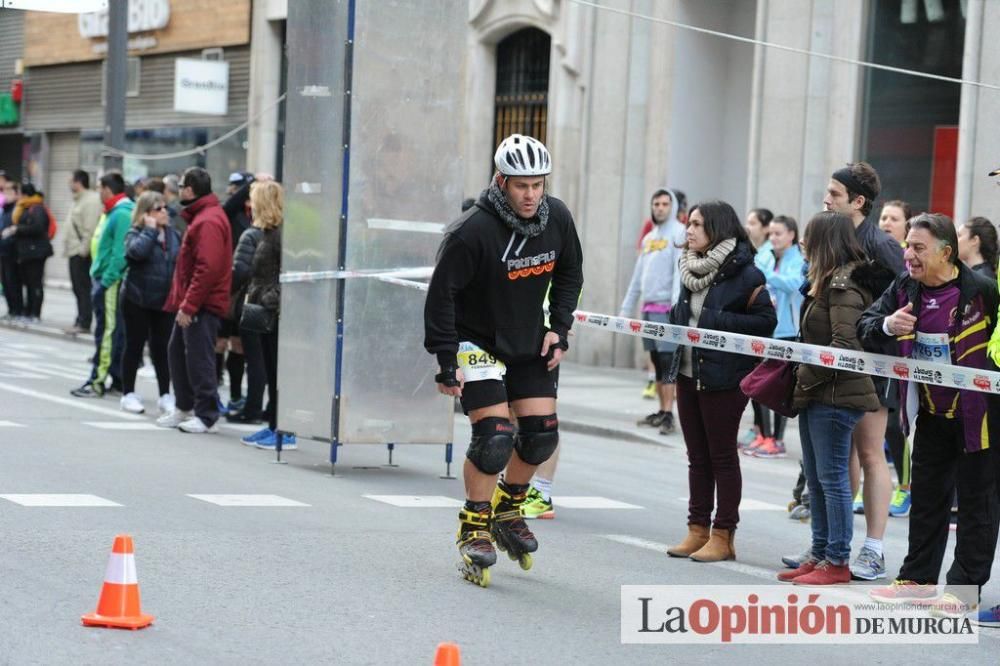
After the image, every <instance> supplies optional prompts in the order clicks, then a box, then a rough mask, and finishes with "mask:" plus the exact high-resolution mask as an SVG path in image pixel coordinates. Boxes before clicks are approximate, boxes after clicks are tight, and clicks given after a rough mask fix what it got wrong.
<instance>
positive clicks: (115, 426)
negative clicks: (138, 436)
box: [83, 421, 170, 432]
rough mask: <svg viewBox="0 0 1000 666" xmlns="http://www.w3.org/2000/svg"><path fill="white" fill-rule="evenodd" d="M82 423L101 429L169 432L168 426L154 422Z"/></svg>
mask: <svg viewBox="0 0 1000 666" xmlns="http://www.w3.org/2000/svg"><path fill="white" fill-rule="evenodd" d="M83 425H85V426H90V427H91V428H99V429H101V430H152V431H159V432H170V428H161V427H159V426H158V425H156V424H155V423H134V422H121V421H84V422H83Z"/></svg>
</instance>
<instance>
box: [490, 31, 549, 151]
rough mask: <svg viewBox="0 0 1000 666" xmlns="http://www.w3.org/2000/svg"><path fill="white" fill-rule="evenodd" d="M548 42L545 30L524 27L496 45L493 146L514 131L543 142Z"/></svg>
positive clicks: (545, 120)
mask: <svg viewBox="0 0 1000 666" xmlns="http://www.w3.org/2000/svg"><path fill="white" fill-rule="evenodd" d="M551 44H552V41H551V38H550V37H549V35H548V34H546V33H545V32H543V31H541V30H538V29H537V28H525V29H523V30H519V31H517V32H515V33H514V34H512V35H509V36H508V37H506V38H505V39H504V40H503V41H501V42H500V43H499V44H498V45H497V85H496V102H495V109H496V120H495V123H494V132H493V147H494V148H495V147H496V146H497V145H499V143H500V142H501V141H503V139H504V138H505V137H507V136H509V135H511V134H514V133H518V134H527V135H529V136H533V137H535V138H536V139H538V140H539V141H541V142H542V143H545V139H546V134H547V130H548V104H549V51H550V49H551ZM490 154H491V155H492V154H493V153H492V150H491V151H490Z"/></svg>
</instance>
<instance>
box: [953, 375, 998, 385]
mask: <svg viewBox="0 0 1000 666" xmlns="http://www.w3.org/2000/svg"><path fill="white" fill-rule="evenodd" d="M951 382H952V383H953V384H954V385H955V386H959V387H963V388H964V387H965V375H963V374H962V373H960V372H955V373H953V374H952V375H951ZM986 383H987V385H988V384H989V382H986Z"/></svg>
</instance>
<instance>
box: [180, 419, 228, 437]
mask: <svg viewBox="0 0 1000 666" xmlns="http://www.w3.org/2000/svg"><path fill="white" fill-rule="evenodd" d="M177 429H178V430H180V431H181V432H190V433H196V434H201V433H205V432H219V426H217V425H215V424H214V423H213V424H212V425H211V426H207V425H205V422H204V421H202V420H201V419H200V418H199V417H197V416H192V417H191V418H189V419H188V420H186V421H184V422H183V423H181V424H180V425H178V426H177Z"/></svg>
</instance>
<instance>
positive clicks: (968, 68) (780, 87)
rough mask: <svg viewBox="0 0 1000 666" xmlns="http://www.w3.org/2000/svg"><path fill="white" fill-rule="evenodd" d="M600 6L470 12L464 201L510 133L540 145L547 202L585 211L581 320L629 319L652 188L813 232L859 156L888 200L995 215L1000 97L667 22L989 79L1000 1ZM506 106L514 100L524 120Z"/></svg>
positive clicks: (622, 356)
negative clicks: (627, 305)
mask: <svg viewBox="0 0 1000 666" xmlns="http://www.w3.org/2000/svg"><path fill="white" fill-rule="evenodd" d="M600 4H601V5H603V8H595V7H592V6H587V5H581V4H578V3H576V2H573V1H572V0H504V1H500V0H470V2H469V19H468V20H469V34H468V45H469V51H468V53H469V60H468V67H467V81H466V89H467V94H468V99H467V104H466V112H465V119H464V136H463V146H464V157H465V161H466V174H467V175H466V191H467V193H468V194H469V195H474V194H477V193H478V192H479V191H480V190H482V189H483V187H484V186H485V184H486V182H487V179H488V177H489V168H490V167H489V164H490V155H491V151H492V150H493V147H494V146H495V143H496V140H497V137H498V136H500V134H502V133H504V132H507V131H508V130H519V129H520V130H522V131H526V132H535V133H538V134H539V135H540V136H544V140H545V141H546V143H547V145H548V146H549V148H550V150H551V152H552V154H553V160H554V163H555V173H554V174H553V176H552V178H551V179H550V191H551V192H552V193H553V194H554V195H555V196H558V197H560V198H562V199H564V200H565V201H566V203H567V204H568V205H569V207H570V209H571V210H572V211H573V212H574V214H575V216H576V220H577V225H578V227H579V231H580V236H581V240H582V242H583V246H584V253H585V257H586V277H587V284H586V285H585V287H584V293H583V299H582V306H583V307H584V308H585V309H588V310H592V311H597V312H603V313H611V314H614V313H617V312H618V307H619V305H620V302H621V299H622V297H623V294H624V291H625V288H626V286H627V282H628V280H629V277H630V275H631V271H632V268H633V265H634V262H635V247H636V244H637V241H638V234H639V230H640V227H641V224H642V222H643V220H644V219H645V218H646V217H648V215H649V205H648V204H649V195H650V193H651V192H653V191H654V190H655V189H657V188H658V187H661V186H666V187H670V188H676V189H680V190H682V191H684V192H685V194H686V195H687V198H688V201H689V202H690V203H694V202H697V201H701V200H708V199H722V200H725V201H728V202H730V203H731V204H732V205H733V206H734V208H736V210H737V212H739V213H740V214H741V215H742V214H744V213H745V212H746V211H747V210H749V209H750V208H753V207H758V206H763V207H766V208H770V209H771V210H773V211H774V212H775V213H782V214H786V215H791V216H793V217H795V218H796V219H798V220H799V221H800V223H805V222H807V221H808V219H809V218H810V217H811V216H812V214H813V213H815V212H817V211H818V210H820V209H821V207H822V198H823V193H824V190H825V186H826V183H827V181H828V178H829V175H830V173H832V172H833V171H834V170H835V169H836V168H838V167H840V166H842V165H843V164H844V163H846V162H849V161H855V160H859V159H864V160H867V161H870V162H871V163H872V164H874V166H875V167H876V168H877V169H878V170H879V171H880V173H881V175H882V180H883V195H882V200H889V199H905V200H908V201H910V202H911V203H912V204H913V206H914V209H915V210H917V211H921V210H927V211H935V212H944V213H947V214H949V215H953V216H954V217H955V219H957V220H959V221H962V220H964V219H967V218H968V217H969V216H971V215H973V214H975V215H985V216H987V217H990V218H991V219H993V220H994V221H1000V192H998V191H997V189H996V187H995V185H994V183H993V182H992V180H991V179H989V178H987V177H986V173H987V172H988V171H989V170H990V169H992V168H994V167H996V166H1000V132H998V131H997V130H996V129H995V126H994V124H992V123H990V122H989V119H990V118H995V117H997V111H998V110H1000V108H998V107H1000V92H998V91H995V90H989V89H977V88H975V87H973V86H960V85H957V84H955V83H949V82H945V81H938V80H928V79H924V78H917V77H913V76H909V75H905V74H898V73H892V72H885V71H876V70H871V69H867V68H863V67H860V66H858V65H856V64H850V63H846V62H838V61H833V60H829V59H823V58H817V57H810V56H808V55H804V54H802V53H795V52H790V51H786V50H779V49H775V48H769V47H767V46H763V45H760V44H753V43H743V42H739V41H734V40H730V39H725V38H722V37H718V36H713V35H708V34H703V33H697V32H693V31H689V30H685V29H681V28H678V27H674V26H671V25H668V24H667V23H664V21H669V22H676V23H679V24H684V25H690V26H696V27H699V28H707V29H710V30H715V31H718V32H723V33H728V34H731V35H736V36H739V37H744V38H752V39H755V40H759V41H762V42H772V43H776V44H780V45H784V46H788V47H793V48H796V49H800V50H805V51H812V52H817V53H822V54H829V55H832V56H836V57H840V58H844V59H849V60H866V61H872V62H876V63H880V64H885V65H889V66H893V67H898V68H903V69H913V70H919V71H923V72H928V73H931V74H936V75H940V76H946V77H953V78H962V77H964V78H966V79H973V80H981V81H985V82H993V83H997V82H1000V52H997V51H996V49H992V50H990V49H985V48H984V44H988V43H989V41H988V40H989V38H990V35H989V31H990V27H991V26H1000V3H995V2H986V1H984V0H868V1H864V0H846V1H841V0H837V1H835V0H602V2H601V3H600ZM615 10H618V11H615ZM540 36H541V37H540ZM529 37H530V38H529ZM543 38H544V39H543ZM546 40H547V41H546ZM511 44H515V46H517V45H519V48H520V49H521V52H518V50H517V48H514V49H512V48H511ZM540 44H541V45H542V46H540ZM544 47H547V53H546V54H545V57H544V58H542V57H541V56H538V55H536V56H535V57H533V58H529V59H528V62H533V63H536V65H537V63H539V62H541V61H542V60H544V61H545V63H544V64H545V67H546V68H547V85H545V86H539V85H537V80H538V79H539V74H538V72H537V71H534V70H533V69H532V68H531V67H530V66H529V65H528V64H526V62H525V60H524V56H523V52H525V51H527V52H529V53H530V52H531V51H532V49H533V50H534V52H535V53H536V54H537V52H538V51H539V50H540V49H541V48H544ZM519 58H521V60H519ZM511 68H513V69H515V70H517V69H518V68H520V70H521V71H520V73H518V72H514V73H511V71H510V70H511ZM537 68H538V67H537V66H536V67H535V69H537ZM511 81H514V82H515V84H514V85H513V88H517V87H518V85H519V86H520V88H519V89H516V90H512V85H511ZM518 95H520V96H521V97H520V98H518ZM532 96H534V98H539V99H541V98H544V100H545V109H544V112H543V113H541V114H539V113H533V111H532V108H533V107H532V106H531V102H532V99H533V98H532ZM511 99H515V100H516V99H521V100H522V102H523V103H522V107H523V108H522V109H521V110H520V112H519V114H515V118H516V122H514V123H511V122H509V120H508V119H509V117H510V115H511V114H510V112H509V110H508V106H509V105H510V103H511ZM535 104H537V102H535ZM539 118H541V119H543V120H544V122H539ZM876 214H877V211H876ZM574 347H575V354H574V355H575V357H576V359H577V360H579V361H581V362H584V363H587V364H596V365H604V364H614V365H631V364H633V363H634V362H635V359H636V352H635V349H636V343H635V341H634V340H632V339H630V338H627V337H625V336H613V335H600V334H595V335H581V336H579V337H578V338H577V340H576V341H575V342H574Z"/></svg>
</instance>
